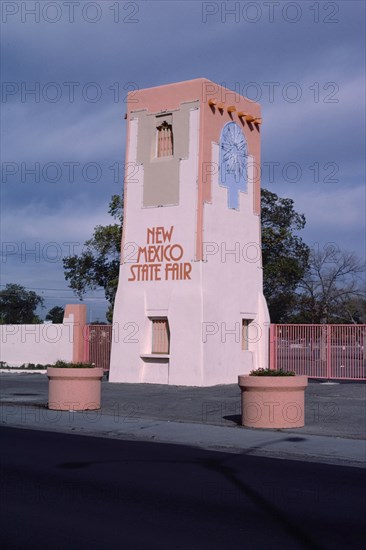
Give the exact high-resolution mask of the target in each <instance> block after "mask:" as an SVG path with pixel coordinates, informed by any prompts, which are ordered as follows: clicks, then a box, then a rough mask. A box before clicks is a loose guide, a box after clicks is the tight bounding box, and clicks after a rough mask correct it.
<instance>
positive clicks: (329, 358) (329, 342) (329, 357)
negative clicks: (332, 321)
mask: <svg viewBox="0 0 366 550" xmlns="http://www.w3.org/2000/svg"><path fill="white" fill-rule="evenodd" d="M331 361H332V325H327V379H328V380H330V375H331V368H330V366H331Z"/></svg>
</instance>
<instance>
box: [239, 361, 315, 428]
mask: <svg viewBox="0 0 366 550" xmlns="http://www.w3.org/2000/svg"><path fill="white" fill-rule="evenodd" d="M238 383H239V386H240V390H241V412H242V425H243V426H246V427H249V428H276V429H279V428H301V427H302V426H304V423H305V420H304V419H305V397H304V394H305V389H306V387H307V385H308V378H307V376H298V375H296V374H295V373H294V372H293V371H284V370H277V371H276V370H271V369H263V368H260V369H256V370H253V371H251V373H250V374H249V375H241V376H239V380H238Z"/></svg>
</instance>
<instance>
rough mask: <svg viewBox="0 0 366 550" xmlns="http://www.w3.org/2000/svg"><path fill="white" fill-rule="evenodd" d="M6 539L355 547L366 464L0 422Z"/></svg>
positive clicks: (67, 543)
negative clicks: (312, 460)
mask: <svg viewBox="0 0 366 550" xmlns="http://www.w3.org/2000/svg"><path fill="white" fill-rule="evenodd" d="M0 437H1V442H2V449H3V451H2V453H1V484H2V487H1V494H2V506H1V522H2V528H1V530H0V544H1V547H2V548H4V549H9V550H13V549H14V550H23V549H28V548H32V549H33V548H40V549H42V550H48V549H50V550H51V549H52V550H65V549H67V550H74V549H75V550H83V549H84V548H85V549H86V548H88V549H91V550H94V549H102V548H103V550H104V549H109V548H114V547H116V548H118V549H126V550H144V549H149V550H155V549H156V550H165V549H169V550H172V549H177V550H180V549H182V550H183V549H184V550H187V549H189V550H195V549H197V550H204V549H209V550H215V549H220V550H222V549H223V548H227V549H229V550H230V549H237V548H243V549H248V550H252V549H253V550H258V549H261V550H262V549H263V550H267V549H268V550H276V549H281V550H284V549H291V550H292V549H294V550H296V549H302V548H309V549H313V550H318V549H324V550H326V549H329V550H336V549H338V548H339V549H342V550H343V549H344V548H347V550H352V549H359V548H361V547H362V536H363V529H362V527H361V526H362V521H363V520H364V511H365V472H364V471H363V470H360V469H358V468H347V467H342V466H341V467H340V466H327V465H324V464H312V463H303V462H299V461H296V462H292V461H289V460H275V459H269V458H263V457H252V456H243V455H238V454H228V453H220V452H215V451H205V450H202V449H198V448H193V447H188V446H183V445H181V446H177V445H167V444H157V443H147V442H131V441H119V440H112V439H100V438H99V439H98V438H92V437H87V436H78V435H65V434H60V433H59V434H55V433H49V432H41V431H31V430H25V429H23V430H18V429H14V428H1V429H0Z"/></svg>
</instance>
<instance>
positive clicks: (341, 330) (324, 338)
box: [270, 325, 366, 380]
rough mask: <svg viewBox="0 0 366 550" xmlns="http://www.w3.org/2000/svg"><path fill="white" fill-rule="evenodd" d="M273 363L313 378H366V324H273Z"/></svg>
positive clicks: (271, 337)
mask: <svg viewBox="0 0 366 550" xmlns="http://www.w3.org/2000/svg"><path fill="white" fill-rule="evenodd" d="M270 366H271V368H273V369H284V370H292V371H295V372H296V374H305V375H307V376H309V377H310V378H324V379H328V380H331V379H340V380H342V379H344V380H366V325H271V334H270Z"/></svg>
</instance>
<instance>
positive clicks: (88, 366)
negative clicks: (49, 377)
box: [49, 360, 95, 369]
mask: <svg viewBox="0 0 366 550" xmlns="http://www.w3.org/2000/svg"><path fill="white" fill-rule="evenodd" d="M49 366H50V367H55V368H58V369H94V368H95V365H94V363H73V362H68V361H61V360H59V361H56V363H55V364H54V365H49Z"/></svg>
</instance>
